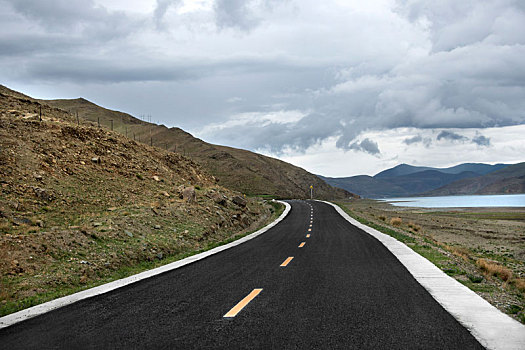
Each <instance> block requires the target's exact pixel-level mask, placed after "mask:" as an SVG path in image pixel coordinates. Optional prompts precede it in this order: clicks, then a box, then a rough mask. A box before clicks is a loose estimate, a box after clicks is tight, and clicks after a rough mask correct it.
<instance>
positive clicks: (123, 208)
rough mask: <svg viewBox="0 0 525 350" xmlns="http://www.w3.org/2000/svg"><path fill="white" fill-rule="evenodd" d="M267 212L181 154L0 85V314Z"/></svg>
mask: <svg viewBox="0 0 525 350" xmlns="http://www.w3.org/2000/svg"><path fill="white" fill-rule="evenodd" d="M40 115H42V118H40ZM272 212H275V207H274V206H272V205H270V204H269V203H266V202H263V201H258V200H255V199H250V198H244V197H243V196H242V194H240V193H236V192H233V191H231V190H228V189H225V188H223V187H221V186H220V185H219V184H217V180H216V179H215V178H214V177H213V176H212V175H209V174H207V173H206V172H205V171H203V170H202V169H201V168H200V167H199V165H197V164H196V163H194V162H193V161H192V160H191V159H189V158H187V157H184V156H182V155H180V154H177V153H173V152H169V151H166V150H163V149H159V148H157V147H150V146H148V145H145V144H143V143H139V142H136V141H133V140H132V139H129V138H126V137H125V136H123V135H122V134H119V133H117V132H111V131H108V130H107V129H102V128H98V127H97V126H92V125H89V124H88V123H83V124H82V125H77V119H76V117H75V116H73V115H71V114H69V113H68V112H67V111H65V110H62V109H60V108H57V107H51V106H49V105H47V104H43V103H41V102H40V101H37V100H34V99H31V98H29V97H27V96H24V95H22V94H19V93H15V92H13V91H11V90H9V89H6V88H3V87H2V88H0V233H1V234H0V274H1V276H2V277H1V279H0V284H1V285H0V315H2V314H5V313H8V312H12V311H16V310H17V309H19V308H22V307H27V306H31V305H33V304H35V303H38V302H41V301H45V300H47V299H50V298H53V297H56V296H59V295H63V294H66V293H69V292H71V291H74V290H75V289H76V288H82V287H85V286H89V285H94V284H98V283H102V282H104V281H107V280H108V279H112V278H118V277H122V276H123V275H126V274H129V273H131V272H133V271H134V269H135V268H136V267H137V266H142V268H144V267H151V266H150V265H151V264H156V263H161V262H164V261H169V260H174V259H177V258H180V257H181V256H183V255H184V254H188V253H190V252H193V251H196V250H200V249H204V248H206V247H208V246H210V245H214V244H217V243H218V242H222V241H224V240H228V239H231V238H232V237H234V236H236V235H239V234H243V233H245V232H248V231H252V230H255V229H257V228H258V227H261V226H262V225H264V224H266V223H267V222H269V221H270V220H271V219H272ZM144 264H146V265H147V264H150V265H147V266H146V265H144Z"/></svg>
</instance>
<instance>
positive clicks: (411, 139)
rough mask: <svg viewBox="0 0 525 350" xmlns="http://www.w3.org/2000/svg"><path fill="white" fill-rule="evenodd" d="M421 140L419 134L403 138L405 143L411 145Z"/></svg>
mask: <svg viewBox="0 0 525 350" xmlns="http://www.w3.org/2000/svg"><path fill="white" fill-rule="evenodd" d="M422 141H423V138H422V137H421V135H416V136H414V137H409V138H406V139H404V140H403V143H404V144H406V145H411V144H413V143H419V142H422Z"/></svg>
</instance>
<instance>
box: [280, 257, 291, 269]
mask: <svg viewBox="0 0 525 350" xmlns="http://www.w3.org/2000/svg"><path fill="white" fill-rule="evenodd" d="M292 259H293V256H289V257H288V258H287V259H286V260H285V261H283V263H282V264H281V267H286V265H288V264H289V263H290V261H292Z"/></svg>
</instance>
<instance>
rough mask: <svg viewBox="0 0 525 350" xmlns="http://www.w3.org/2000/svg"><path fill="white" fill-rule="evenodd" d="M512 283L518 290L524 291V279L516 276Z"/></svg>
mask: <svg viewBox="0 0 525 350" xmlns="http://www.w3.org/2000/svg"><path fill="white" fill-rule="evenodd" d="M512 284H514V286H515V287H516V288H518V289H519V291H520V292H525V279H523V278H516V279H514V280H513V281H512Z"/></svg>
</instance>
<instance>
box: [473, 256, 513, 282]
mask: <svg viewBox="0 0 525 350" xmlns="http://www.w3.org/2000/svg"><path fill="white" fill-rule="evenodd" d="M476 265H478V266H479V267H480V269H482V270H483V271H485V272H486V273H487V274H488V275H490V276H497V277H499V278H501V279H502V280H503V281H508V280H510V278H511V277H512V271H510V270H509V269H508V268H506V267H505V266H502V265H500V264H497V263H494V262H490V261H487V260H485V259H478V260H477V261H476Z"/></svg>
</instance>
